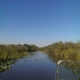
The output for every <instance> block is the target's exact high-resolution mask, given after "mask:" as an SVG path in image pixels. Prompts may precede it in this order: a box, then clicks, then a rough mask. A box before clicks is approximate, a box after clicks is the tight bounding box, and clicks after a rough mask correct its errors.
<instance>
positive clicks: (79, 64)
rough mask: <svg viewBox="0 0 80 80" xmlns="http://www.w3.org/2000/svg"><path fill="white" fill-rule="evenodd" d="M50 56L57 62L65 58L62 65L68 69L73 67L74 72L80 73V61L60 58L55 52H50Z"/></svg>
mask: <svg viewBox="0 0 80 80" xmlns="http://www.w3.org/2000/svg"><path fill="white" fill-rule="evenodd" d="M48 56H49V58H50V59H51V60H52V61H53V62H55V63H56V64H57V62H58V61H59V60H63V62H62V63H61V65H63V66H64V67H66V68H68V69H72V71H73V74H76V73H80V61H75V60H66V59H65V58H64V57H63V58H60V57H59V56H55V55H53V54H48Z"/></svg>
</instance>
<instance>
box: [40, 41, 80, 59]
mask: <svg viewBox="0 0 80 80" xmlns="http://www.w3.org/2000/svg"><path fill="white" fill-rule="evenodd" d="M41 51H43V52H46V53H49V55H50V56H51V57H56V58H58V59H70V60H80V42H76V43H73V42H65V43H63V42H61V41H60V42H56V43H53V44H51V45H48V46H46V47H42V48H41Z"/></svg>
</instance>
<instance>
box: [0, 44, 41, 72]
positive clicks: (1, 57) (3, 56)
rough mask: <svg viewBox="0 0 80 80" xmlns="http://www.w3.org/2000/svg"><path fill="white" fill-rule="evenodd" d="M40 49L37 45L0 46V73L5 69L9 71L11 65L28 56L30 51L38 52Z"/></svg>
mask: <svg viewBox="0 0 80 80" xmlns="http://www.w3.org/2000/svg"><path fill="white" fill-rule="evenodd" d="M36 50H39V48H38V47H37V46H35V45H28V44H24V45H21V44H18V45H13V44H11V45H0V72H2V71H4V70H5V69H7V70H9V69H10V68H11V67H10V64H12V63H14V62H15V61H16V60H17V59H19V58H22V57H24V56H26V55H27V54H28V52H29V51H36Z"/></svg>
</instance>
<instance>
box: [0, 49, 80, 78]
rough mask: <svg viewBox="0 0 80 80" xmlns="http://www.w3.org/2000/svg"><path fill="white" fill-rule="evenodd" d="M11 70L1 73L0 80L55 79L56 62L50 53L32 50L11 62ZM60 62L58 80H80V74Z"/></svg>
mask: <svg viewBox="0 0 80 80" xmlns="http://www.w3.org/2000/svg"><path fill="white" fill-rule="evenodd" d="M11 67H12V68H11V69H10V70H9V71H7V70H5V71H3V72H1V73H0V80H55V73H56V63H55V62H54V59H52V58H50V56H49V55H48V54H45V53H43V52H40V51H36V52H30V53H29V55H28V56H25V57H24V58H21V59H19V60H17V62H15V63H14V64H11ZM79 73H80V72H79ZM79 73H77V74H76V75H74V74H73V71H72V70H71V69H68V68H66V67H64V65H62V64H60V65H59V66H58V74H57V80H79V77H80V74H79Z"/></svg>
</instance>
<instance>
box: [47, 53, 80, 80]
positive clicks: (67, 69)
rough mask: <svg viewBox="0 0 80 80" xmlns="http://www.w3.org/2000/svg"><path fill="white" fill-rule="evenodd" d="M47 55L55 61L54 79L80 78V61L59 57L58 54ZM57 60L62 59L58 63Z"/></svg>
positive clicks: (77, 79) (76, 79)
mask: <svg viewBox="0 0 80 80" xmlns="http://www.w3.org/2000/svg"><path fill="white" fill-rule="evenodd" d="M48 56H49V57H50V59H51V60H52V61H53V62H55V63H56V74H55V75H56V80H79V79H80V61H74V60H65V58H60V57H59V56H54V55H53V54H48ZM59 60H62V62H61V63H59V62H58V61H59ZM58 64H59V65H58Z"/></svg>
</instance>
